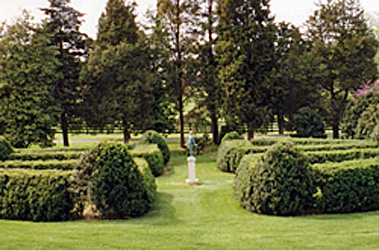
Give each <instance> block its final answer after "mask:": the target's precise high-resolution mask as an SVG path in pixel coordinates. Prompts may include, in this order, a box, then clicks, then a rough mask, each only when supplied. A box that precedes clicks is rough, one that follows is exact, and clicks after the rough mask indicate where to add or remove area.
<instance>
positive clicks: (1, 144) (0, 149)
mask: <svg viewBox="0 0 379 250" xmlns="http://www.w3.org/2000/svg"><path fill="white" fill-rule="evenodd" d="M13 152H14V150H13V148H12V146H11V144H10V143H9V142H8V140H7V139H5V137H3V136H0V161H4V160H7V159H8V158H9V155H10V154H11V153H13Z"/></svg>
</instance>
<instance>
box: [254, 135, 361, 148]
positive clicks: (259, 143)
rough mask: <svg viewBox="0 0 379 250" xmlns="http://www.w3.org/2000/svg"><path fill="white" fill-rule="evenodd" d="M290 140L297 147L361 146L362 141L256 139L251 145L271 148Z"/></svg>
mask: <svg viewBox="0 0 379 250" xmlns="http://www.w3.org/2000/svg"><path fill="white" fill-rule="evenodd" d="M287 140H290V141H292V142H293V143H295V144H296V145H329V144H330V145H333V144H360V143H362V142H367V141H362V140H343V139H340V140H335V139H333V140H332V139H314V138H282V137H279V138H255V139H252V140H251V143H252V144H253V145H255V146H271V145H274V144H276V143H278V142H282V141H287Z"/></svg>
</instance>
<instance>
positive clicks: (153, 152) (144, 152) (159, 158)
mask: <svg viewBox="0 0 379 250" xmlns="http://www.w3.org/2000/svg"><path fill="white" fill-rule="evenodd" d="M129 152H130V154H131V155H132V156H133V157H135V158H143V159H145V160H146V161H147V163H148V164H149V167H150V169H151V172H152V173H153V175H154V176H160V175H162V174H163V172H164V166H165V165H164V160H163V155H162V152H161V150H160V149H159V148H158V146H157V145H155V144H140V145H137V146H136V147H135V148H134V149H132V150H130V151H129Z"/></svg>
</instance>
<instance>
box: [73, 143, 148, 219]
mask: <svg viewBox="0 0 379 250" xmlns="http://www.w3.org/2000/svg"><path fill="white" fill-rule="evenodd" d="M148 173H149V172H148V171H147V170H146V166H145V165H144V166H142V169H140V168H139V167H138V166H137V165H136V163H135V162H134V160H133V158H132V156H131V155H130V153H129V151H128V149H127V148H126V147H125V145H122V144H117V143H100V144H98V145H97V146H95V147H94V148H92V149H91V150H89V151H87V152H86V153H84V154H83V155H82V157H81V159H80V160H79V162H78V165H77V168H76V169H75V172H74V175H73V176H74V180H75V181H74V183H75V184H74V187H73V189H74V190H75V192H76V193H77V195H78V196H79V197H80V201H79V202H78V207H77V209H78V210H79V211H82V209H83V208H84V207H85V205H86V203H90V204H93V205H95V209H96V211H97V212H98V215H99V216H100V217H101V218H126V217H137V216H141V215H143V214H145V213H146V212H147V211H149V209H150V208H151V206H152V202H153V201H154V198H155V190H153V189H155V188H154V187H155V183H154V178H151V173H150V175H148ZM144 174H147V176H144ZM87 205H88V204H87Z"/></svg>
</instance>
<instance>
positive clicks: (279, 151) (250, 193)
mask: <svg viewBox="0 0 379 250" xmlns="http://www.w3.org/2000/svg"><path fill="white" fill-rule="evenodd" d="M249 168H252V169H249ZM238 171H239V173H237V177H236V179H235V184H234V188H235V195H236V198H237V200H238V201H239V202H240V205H241V206H243V207H244V208H246V209H248V210H249V211H252V212H256V213H260V214H269V215H300V214H303V213H307V212H309V211H310V210H311V209H312V208H313V205H314V199H313V194H315V193H316V186H315V180H314V173H313V171H312V170H311V168H310V164H309V162H308V160H307V158H306V156H304V155H303V154H302V153H301V152H300V151H299V150H297V149H295V148H294V145H293V144H292V143H289V142H282V143H278V144H276V145H274V146H273V147H271V148H270V149H269V150H268V151H267V152H266V153H265V155H264V156H263V157H262V158H261V159H259V161H258V162H257V163H256V161H255V160H252V158H251V157H250V158H247V159H245V160H244V161H243V164H242V166H241V167H240V168H239V169H238Z"/></svg>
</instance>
